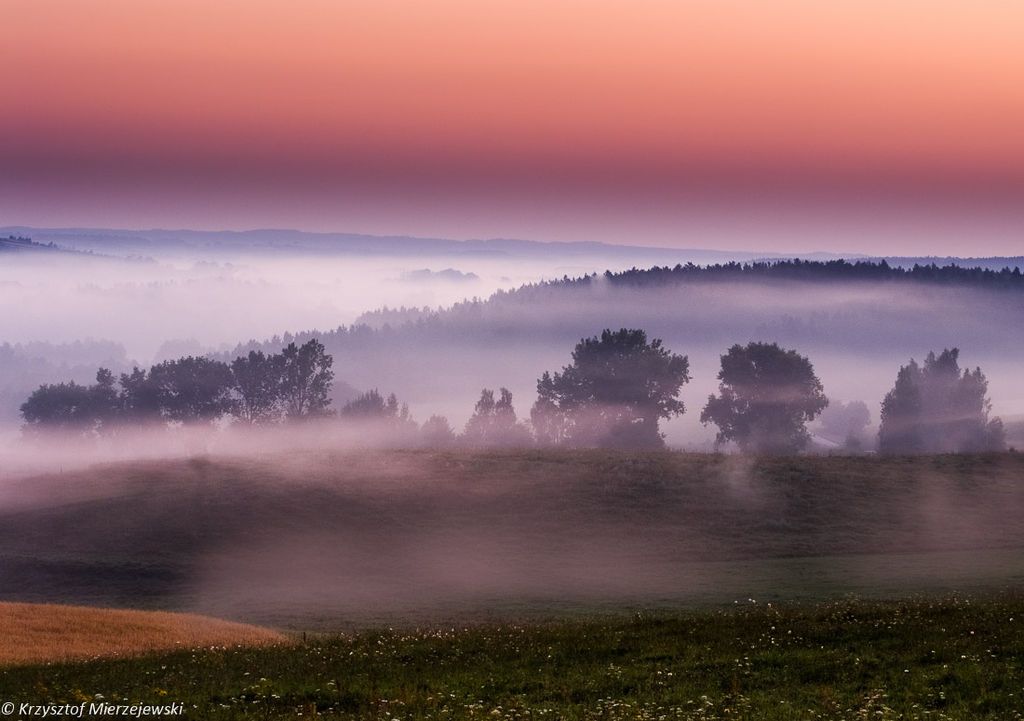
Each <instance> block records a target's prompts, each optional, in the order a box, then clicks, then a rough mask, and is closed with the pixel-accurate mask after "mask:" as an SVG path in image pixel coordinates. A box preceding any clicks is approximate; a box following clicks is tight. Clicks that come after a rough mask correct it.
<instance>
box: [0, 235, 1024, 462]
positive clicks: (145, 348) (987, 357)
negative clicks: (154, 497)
mask: <svg viewBox="0 0 1024 721" xmlns="http://www.w3.org/2000/svg"><path fill="white" fill-rule="evenodd" d="M229 235H230V234H229ZM43 237H44V239H45V238H56V239H57V241H60V242H63V243H65V244H66V246H61V248H65V250H54V251H52V252H35V253H6V254H4V255H3V256H2V259H3V262H2V263H0V301H2V303H3V305H4V307H7V308H16V309H17V312H12V313H5V314H3V317H2V318H0V367H2V369H3V373H2V377H0V428H2V429H3V430H2V431H0V433H2V435H3V437H5V438H7V439H8V440H10V439H11V438H13V437H15V436H16V435H17V426H18V421H19V419H18V413H17V409H18V406H19V405H20V404H21V403H22V402H23V401H24V399H25V398H26V397H27V395H28V393H29V392H31V390H32V389H33V388H35V387H36V386H38V385H40V384H42V383H54V382H59V381H69V380H73V381H76V382H79V383H88V382H91V381H92V380H93V377H94V376H95V372H96V369H97V368H98V367H100V366H102V367H107V368H110V369H111V370H112V371H114V373H115V374H117V373H121V372H126V371H129V370H131V368H132V367H134V366H136V365H137V366H140V367H148V366H149V365H150V364H152V363H154V362H159V361H162V360H167V359H171V358H176V357H181V356H185V355H207V354H213V355H215V356H216V357H218V358H222V359H224V360H231V359H233V358H234V357H235V356H236V355H242V354H244V353H245V352H247V351H248V350H250V349H252V348H260V349H263V350H265V351H267V352H276V351H278V350H280V348H281V346H282V345H284V344H285V343H286V342H287V341H289V340H291V339H296V340H305V339H309V338H317V339H319V340H320V341H321V342H323V343H324V344H325V346H326V349H327V351H328V352H329V353H331V354H333V356H334V358H335V366H334V370H335V374H336V378H337V384H336V388H335V407H338V406H340V405H341V404H342V403H344V402H345V401H346V400H349V399H350V398H351V397H352V396H353V395H354V394H355V393H357V392H361V391H365V390H369V389H372V388H379V389H380V390H381V391H382V392H385V393H390V392H393V393H395V394H396V395H397V396H398V397H399V398H400V400H401V401H403V402H407V403H408V404H409V407H410V409H411V411H412V414H413V417H414V419H416V420H418V421H420V422H422V421H424V420H426V418H427V417H429V416H430V415H433V414H442V415H445V416H446V417H448V418H449V419H450V420H451V422H452V424H453V425H454V426H455V427H456V429H459V428H461V426H462V424H464V423H465V421H466V419H467V418H468V417H469V414H470V413H471V412H472V406H473V403H474V401H475V400H476V398H477V396H478V395H479V392H480V389H481V388H484V387H488V388H498V387H507V388H509V389H510V390H511V391H512V393H513V399H514V403H515V408H516V410H517V411H518V413H519V415H520V417H525V416H526V415H527V413H528V411H529V407H530V405H531V404H532V402H533V399H534V396H535V384H536V381H537V379H538V378H539V376H540V375H541V373H543V372H544V371H546V370H550V371H556V370H559V369H560V368H561V367H562V366H563V365H565V364H566V363H567V362H568V360H569V352H570V350H571V349H572V347H573V345H574V344H575V343H576V342H577V341H578V340H579V339H580V338H583V337H589V336H593V335H595V334H597V333H599V332H600V331H601V330H602V329H604V328H619V327H636V328H643V329H645V330H646V331H647V332H648V334H649V335H650V336H651V337H656V338H662V339H663V340H664V342H665V345H666V346H667V347H668V348H670V349H671V350H672V351H674V352H676V353H680V354H683V355H686V356H688V358H689V361H690V368H691V375H692V381H691V382H690V383H689V384H687V385H686V386H684V388H683V391H682V396H681V397H682V399H683V401H684V402H685V403H686V404H687V407H688V412H687V413H685V414H684V415H683V416H681V417H679V418H676V419H673V420H671V421H669V422H667V423H666V424H664V430H665V431H666V433H667V437H668V441H669V443H670V444H671V445H675V446H682V447H690V448H701V449H706V448H709V447H710V442H711V439H712V437H713V434H712V433H711V431H710V430H708V429H707V428H705V427H703V426H701V425H700V423H699V422H698V415H699V413H698V412H696V411H698V410H699V407H700V405H701V404H702V403H703V401H704V400H705V399H706V398H707V396H708V395H709V394H710V393H712V392H713V391H714V389H715V387H716V384H717V381H716V379H715V375H716V373H717V371H718V359H719V356H720V354H721V353H723V352H724V351H725V349H726V348H728V347H729V346H731V345H733V344H735V343H741V344H742V343H746V342H749V341H774V342H778V343H780V344H783V345H784V346H786V347H792V348H795V349H797V350H798V351H799V352H800V353H802V354H804V355H807V356H808V357H809V359H810V360H811V362H812V363H813V364H814V367H815V369H816V371H817V373H818V375H819V377H820V378H821V380H822V382H823V384H824V387H825V392H826V394H827V395H828V396H829V397H830V398H833V399H835V400H838V401H852V400H859V401H863V402H865V403H866V404H867V406H868V407H869V409H870V412H871V423H872V425H873V426H874V425H875V424H877V422H878V410H879V403H880V401H881V399H882V397H883V395H884V394H885V392H886V391H887V390H888V389H889V388H890V387H891V385H892V382H893V379H894V377H895V373H896V370H897V369H898V368H899V366H900V365H901V364H904V363H906V362H907V361H908V360H909V359H910V358H917V359H919V360H920V359H921V358H923V357H924V356H925V355H926V354H927V353H928V352H929V351H931V350H936V351H938V350H941V349H942V348H947V347H950V348H951V347H959V348H960V349H961V359H962V363H963V365H964V367H972V368H973V367H974V366H981V367H982V368H983V369H984V371H985V373H986V375H987V377H988V379H989V382H990V391H991V398H992V403H993V412H994V413H995V414H996V415H1002V416H1005V417H1008V418H1015V417H1016V416H1018V415H1020V414H1024V384H1022V383H1021V380H1020V376H1019V372H1018V370H1017V368H1018V360H1017V359H1018V358H1019V357H1021V354H1022V353H1024V337H1022V336H1021V335H1020V334H1019V333H1017V332H1014V329H1015V328H1016V327H1018V326H1019V321H1020V318H1022V317H1024V293H1021V292H1020V290H1019V288H1014V287H988V286H984V285H972V284H969V283H927V282H916V281H905V282H904V281H901V282H893V281H873V280H870V279H838V280H837V279H830V278H825V277H822V278H800V279H792V278H790V279H788V278H767V277H766V278H731V277H722V278H685V279H676V280H672V279H668V280H658V281H656V282H649V283H648V282H645V283H643V284H638V283H632V282H629V281H628V280H627V281H624V282H613V281H611V280H609V279H607V278H606V277H605V276H604V275H601V273H603V272H604V271H605V270H606V269H610V270H612V271H616V270H621V269H623V268H626V267H629V265H631V263H628V262H627V261H628V258H629V257H630V256H629V255H626V254H623V253H621V252H620V250H621V249H617V248H616V247H615V246H594V247H589V248H584V249H580V248H573V249H572V252H569V251H568V250H566V249H564V248H562V247H561V246H558V245H557V244H556V245H553V246H550V247H548V246H546V245H545V244H529V243H522V242H513V241H507V242H502V241H494V242H493V243H495V245H493V246H491V245H488V244H487V243H483V242H482V243H481V244H479V245H478V246H474V245H472V244H470V245H468V246H465V245H462V246H460V245H458V244H456V243H452V242H450V241H437V242H436V243H435V245H434V246H431V245H430V244H429V243H428V244H427V245H426V246H425V247H426V251H424V252H421V253H420V254H418V255H413V254H411V251H410V248H414V247H416V244H415V242H413V240H412V239H405V241H403V242H398V241H394V243H393V248H392V251H391V252H389V253H378V254H376V255H371V254H369V253H368V251H367V250H366V248H365V247H363V246H361V245H358V244H356V245H355V246H353V245H351V242H350V245H349V246H345V247H346V248H347V249H346V250H345V252H339V251H338V249H337V247H335V246H331V245H330V244H329V243H328V241H327V240H325V239H323V238H319V237H316V236H313V239H312V240H310V238H308V237H306V236H303V235H302V234H299V236H298V240H295V239H293V240H291V241H289V242H283V241H281V240H280V239H278V240H275V241H274V242H272V243H271V242H269V241H268V243H267V245H266V247H261V246H259V245H258V244H257V245H256V246H254V247H253V246H247V245H246V243H248V242H249V241H250V240H251V238H248V237H247V236H246V238H245V241H244V242H243V241H242V240H240V239H238V240H236V242H226V241H224V238H221V237H220V236H217V235H216V234H213V237H212V238H208V237H206V236H204V235H198V236H196V237H197V238H199V239H200V240H201V241H202V242H200V240H196V239H195V238H192V237H191V236H188V235H187V234H186V235H185V239H184V240H182V239H181V238H178V237H177V236H175V238H177V240H174V242H172V240H169V239H168V238H165V237H163V236H160V235H156V236H154V237H148V236H147V237H145V238H142V239H139V238H135V237H134V236H131V235H127V236H126V237H124V238H120V240H118V238H114V239H113V240H112V239H111V238H109V237H106V236H104V237H101V238H99V239H96V238H93V237H92V236H88V235H81V234H79V235H75V234H71V233H67V234H64V235H59V234H57V235H50V236H46V235H44V236H43ZM275 237H276V236H275ZM115 241H116V242H115ZM339 242H340V241H339ZM502 243H504V245H503V244H502ZM103 249H106V250H108V251H112V252H111V253H110V254H102V253H100V252H99V251H100V250H103ZM145 251H148V252H151V253H154V254H155V255H154V257H142V256H140V255H131V256H129V255H120V256H118V255H114V254H113V252H118V253H121V254H128V253H141V252H145ZM456 251H458V252H456ZM652 252H653V251H652ZM659 252H660V253H661V254H662V255H665V254H668V255H671V252H670V251H659ZM686 253H687V252H686V251H681V252H679V253H678V255H680V256H681V257H680V260H681V261H685V260H686ZM694 253H696V251H694ZM640 255H643V253H641V254H640ZM719 255H721V254H719ZM592 273H598V275H596V276H594V277H590V278H586V279H585V280H584V281H582V282H581V281H577V282H572V283H560V284H553V285H539V286H537V285H529V284H534V283H536V282H537V281H540V280H544V279H558V278H562V277H563V276H568V277H572V278H580V277H581V276H586V275H587V274H592ZM524 284H527V285H526V287H522V288H520V286H523V285H524ZM517 289H518V290H517ZM496 292H497V293H498V294H497V295H494V296H493V297H492V294H494V293H496ZM467 299H476V300H470V301H467ZM396 309H397V310H396Z"/></svg>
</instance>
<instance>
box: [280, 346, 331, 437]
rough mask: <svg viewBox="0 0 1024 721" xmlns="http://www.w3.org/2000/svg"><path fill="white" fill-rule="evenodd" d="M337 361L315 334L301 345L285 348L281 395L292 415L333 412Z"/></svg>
mask: <svg viewBox="0 0 1024 721" xmlns="http://www.w3.org/2000/svg"><path fill="white" fill-rule="evenodd" d="M333 364H334V358H333V357H331V355H329V354H328V353H327V352H325V350H324V346H323V344H322V343H320V341H318V340H316V339H315V338H314V339H311V340H309V341H307V342H306V343H304V344H302V345H301V346H297V345H295V344H294V343H289V344H288V345H287V346H286V347H285V348H284V350H282V351H281V397H282V400H283V403H284V411H285V415H287V416H288V418H292V419H296V418H309V417H316V416H325V415H329V414H330V409H329V406H330V404H331V398H330V393H331V384H332V383H333V381H334V371H333V370H331V366H332V365H333Z"/></svg>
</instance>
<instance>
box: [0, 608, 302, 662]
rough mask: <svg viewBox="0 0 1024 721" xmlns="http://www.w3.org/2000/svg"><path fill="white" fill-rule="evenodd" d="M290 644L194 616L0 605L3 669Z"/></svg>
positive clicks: (268, 633)
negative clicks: (50, 663)
mask: <svg viewBox="0 0 1024 721" xmlns="http://www.w3.org/2000/svg"><path fill="white" fill-rule="evenodd" d="M286 640H287V639H286V638H285V637H284V636H282V635H281V634H279V633H277V632H275V631H271V630H269V629H265V628H260V627H259V626H250V625H246V624H242V623H232V622H230V621H222V620H219V619H215V618H209V617H206V616H196V615H192V614H184V613H167V612H163V611H130V610H123V609H109V608H86V607H82V606H61V605H55V604H35V603H0V666H10V665H20V664H32V663H47V662H53V661H65V660H84V659H91V658H106V657H112V656H136V655H140V654H144V653H150V652H154V651H166V650H171V649H192V648H208V647H211V646H256V645H269V644H279V643H284V642H286Z"/></svg>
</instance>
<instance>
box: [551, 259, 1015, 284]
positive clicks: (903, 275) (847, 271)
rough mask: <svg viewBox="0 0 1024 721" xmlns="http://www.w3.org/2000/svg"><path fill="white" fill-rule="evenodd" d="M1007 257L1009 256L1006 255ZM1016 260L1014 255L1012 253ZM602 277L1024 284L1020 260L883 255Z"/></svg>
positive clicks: (655, 281) (688, 267)
mask: <svg viewBox="0 0 1024 721" xmlns="http://www.w3.org/2000/svg"><path fill="white" fill-rule="evenodd" d="M1008 260H1009V259H1008ZM1013 260H1016V259H1013ZM1022 265H1024V263H1022ZM595 277H596V276H593V275H591V276H584V277H581V278H563V279H562V280H556V281H551V282H548V283H544V284H541V285H556V286H557V285H568V284H574V283H590V282H593V281H594V279H595ZM602 277H603V279H604V280H606V281H608V282H610V283H612V284H616V285H632V286H641V287H642V286H645V285H667V284H672V283H684V282H688V281H703V280H808V281H822V280H825V281H857V280H864V281H880V280H881V281H903V282H918V283H943V284H949V285H957V284H959V285H970V286H980V287H996V286H1005V287H1013V288H1017V289H1024V274H1022V272H1021V265H1015V266H1012V267H1010V266H1004V267H1003V268H1000V269H998V270H995V269H991V268H983V267H980V266H975V267H968V266H964V265H958V264H954V263H950V264H948V265H943V266H939V265H936V264H934V263H932V264H928V265H922V264H914V265H911V266H909V267H908V266H904V265H895V264H894V265H890V264H889V262H888V261H887V260H881V261H878V262H874V261H857V262H850V261H847V260H829V261H814V260H800V259H793V260H777V261H763V262H754V263H720V264H715V265H695V264H693V263H687V264H686V265H676V266H675V267H672V268H670V267H667V266H664V267H658V266H655V267H653V268H649V269H646V270H639V269H636V268H633V269H630V270H626V271H622V272H621V273H612V272H606V273H605V274H604V275H603V276H602Z"/></svg>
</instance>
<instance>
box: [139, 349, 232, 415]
mask: <svg viewBox="0 0 1024 721" xmlns="http://www.w3.org/2000/svg"><path fill="white" fill-rule="evenodd" d="M149 382H150V383H152V384H153V385H154V386H155V387H156V392H157V397H158V398H159V401H160V408H161V411H162V412H163V415H164V417H166V418H167V419H168V420H171V421H178V422H181V423H203V422H206V423H208V422H211V421H214V420H216V419H217V418H220V417H221V416H223V415H225V414H226V413H230V412H231V410H232V409H233V407H234V403H233V400H232V397H231V383H232V378H231V369H230V368H229V367H228V365H227V363H223V362H221V361H216V360H211V359H210V358H201V357H199V358H197V357H195V356H186V357H185V358H178V359H176V360H169V361H164V362H163V363H158V364H156V365H155V366H153V367H152V368H151V369H150V370H149Z"/></svg>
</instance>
